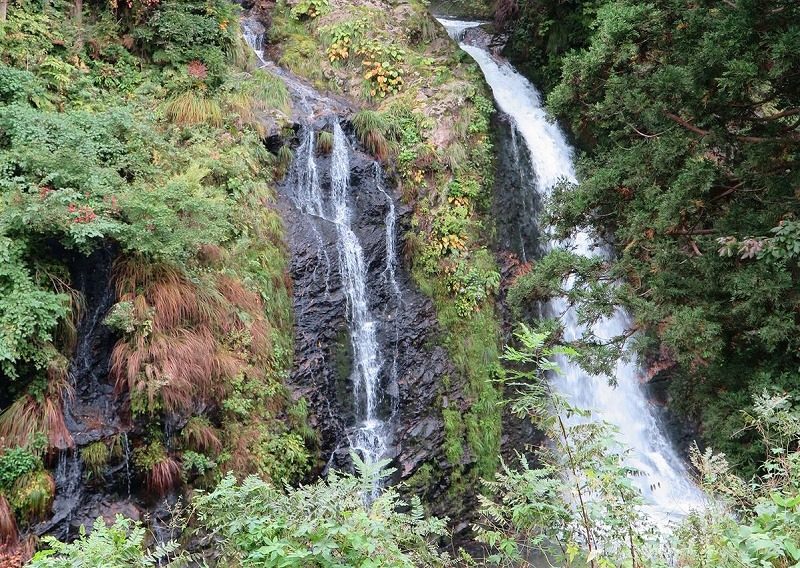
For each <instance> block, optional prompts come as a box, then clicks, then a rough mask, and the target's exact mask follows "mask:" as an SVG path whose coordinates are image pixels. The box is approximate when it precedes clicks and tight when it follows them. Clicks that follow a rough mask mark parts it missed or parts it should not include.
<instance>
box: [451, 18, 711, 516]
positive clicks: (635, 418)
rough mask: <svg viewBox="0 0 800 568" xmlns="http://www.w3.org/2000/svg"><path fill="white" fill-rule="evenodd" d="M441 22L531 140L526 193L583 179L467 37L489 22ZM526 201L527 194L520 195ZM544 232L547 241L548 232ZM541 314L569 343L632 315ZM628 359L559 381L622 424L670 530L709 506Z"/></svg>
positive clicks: (515, 81)
mask: <svg viewBox="0 0 800 568" xmlns="http://www.w3.org/2000/svg"><path fill="white" fill-rule="evenodd" d="M439 21H440V22H441V23H442V24H443V25H444V26H445V28H446V29H447V31H448V33H449V34H450V36H451V37H452V38H453V39H455V40H456V41H459V45H460V47H461V49H463V50H464V51H465V52H467V53H468V54H469V55H470V56H471V57H472V58H473V59H474V60H475V61H476V62H477V63H478V65H479V66H480V68H481V70H482V71H483V74H484V77H485V79H486V82H487V83H488V84H489V86H490V87H491V89H492V93H493V95H494V98H495V101H496V104H497V106H498V108H499V109H500V110H501V111H502V112H504V113H505V114H506V115H508V117H509V118H510V122H511V128H512V129H514V130H515V132H512V134H513V135H514V136H515V137H516V139H517V140H520V141H521V142H523V143H524V145H522V147H521V151H524V152H526V153H527V158H529V159H528V160H526V161H524V162H520V161H519V159H517V162H518V163H519V167H526V168H528V169H529V171H527V172H526V174H527V175H528V176H529V177H530V178H531V179H532V180H533V182H534V183H529V184H525V185H524V186H523V191H524V190H525V189H526V188H527V187H528V186H530V188H531V189H532V190H533V191H536V192H537V193H538V197H539V198H540V200H541V201H542V202H544V201H546V199H547V197H548V196H549V195H550V193H551V192H552V189H553V187H554V186H555V185H556V184H557V183H558V182H559V181H562V180H566V181H569V182H572V183H577V178H576V175H575V169H574V166H573V160H572V149H571V148H570V146H569V144H568V143H567V141H566V139H565V138H564V135H563V133H562V132H561V131H560V129H559V127H558V126H557V124H556V123H555V122H553V121H552V120H550V119H549V118H548V116H547V112H546V111H545V109H544V108H542V102H541V97H540V95H539V93H538V92H537V91H536V89H535V88H534V87H533V85H531V84H530V83H529V82H528V80H527V79H525V78H524V77H523V76H522V75H520V74H519V73H517V72H516V71H515V70H514V68H513V67H511V65H509V64H508V63H507V62H505V61H502V60H499V59H498V58H495V57H494V56H493V55H492V54H491V53H490V52H489V51H487V50H486V49H483V48H480V47H476V46H473V45H468V44H467V43H464V41H462V40H463V38H464V35H465V32H466V30H468V29H469V28H472V27H477V26H479V25H481V24H482V22H466V21H457V20H447V19H440V20H439ZM528 164H530V165H529V166H528ZM530 170H532V171H530ZM520 199H525V198H524V197H522V196H521V197H520ZM543 234H544V235H545V237H544V239H543V240H546V238H547V237H546V232H545V233H543ZM555 246H570V247H571V249H572V250H573V251H574V252H576V253H577V254H581V255H585V256H592V255H597V254H603V253H604V250H603V245H602V243H598V242H596V241H595V240H594V239H593V238H592V236H591V235H590V234H588V233H587V232H585V231H578V232H577V233H576V234H575V236H574V238H573V239H572V241H571V242H570V243H563V242H557V241H554V240H550V241H549V242H546V243H542V244H541V246H540V248H541V249H543V251H547V250H548V249H551V248H553V247H555ZM528 252H529V254H530V252H531V251H528ZM542 311H543V312H544V315H545V316H547V317H557V318H560V320H561V323H562V325H563V328H564V336H565V339H566V340H568V341H570V340H575V339H579V338H580V337H581V336H583V335H584V333H585V332H587V331H591V332H592V333H593V334H594V335H595V336H596V337H597V338H598V339H600V340H608V339H611V338H613V337H618V336H621V335H622V334H624V333H625V332H626V331H627V330H629V329H630V328H631V321H630V316H629V314H627V313H626V312H625V311H623V310H617V311H616V313H615V314H614V315H613V316H612V317H610V318H606V319H604V320H602V321H600V322H598V323H597V324H596V325H595V326H594V327H592V329H591V330H587V329H585V328H584V327H582V326H581V325H580V324H579V323H578V321H577V316H576V313H575V311H574V309H573V308H572V307H570V306H569V305H568V303H567V301H566V299H564V298H555V299H553V300H550V301H549V302H547V304H546V305H544V306H543V307H542ZM629 359H630V360H622V359H621V360H619V361H617V364H616V369H615V378H616V383H617V384H616V387H615V386H612V385H610V384H609V382H608V380H607V379H606V378H605V377H602V376H591V375H588V374H587V373H585V372H584V371H583V370H582V369H581V368H580V367H579V366H578V365H576V364H574V363H571V362H569V361H566V360H561V361H559V363H560V368H561V371H562V372H561V373H560V374H559V375H557V376H555V377H553V379H552V382H553V385H554V386H555V387H556V389H557V390H558V391H559V392H560V393H561V394H562V395H564V396H565V397H566V398H567V400H568V401H569V402H570V403H571V404H573V405H574V406H577V407H580V408H584V409H587V410H590V411H592V416H593V418H595V419H599V420H604V421H606V422H608V423H610V424H612V425H613V426H615V427H616V428H617V429H618V431H619V434H618V440H619V441H620V442H621V443H622V444H624V445H625V446H626V447H628V448H630V453H629V455H628V458H627V459H628V465H629V466H631V467H632V468H633V469H635V470H637V471H638V472H640V475H638V476H636V477H635V478H634V483H636V484H637V485H638V487H639V488H640V489H641V491H642V494H643V496H644V499H645V503H646V512H647V514H648V516H649V517H650V518H651V519H652V520H653V521H655V522H656V523H658V524H659V525H661V526H662V527H666V526H667V525H668V524H670V523H671V522H672V521H675V520H678V519H680V518H682V517H683V516H685V515H686V514H687V513H688V512H689V511H690V510H691V509H693V508H694V509H696V508H698V507H700V506H702V503H703V502H704V496H703V494H702V493H701V492H700V490H699V489H698V488H697V487H696V486H695V485H694V484H693V483H692V481H691V480H690V478H689V475H688V472H687V471H686V468H685V466H684V464H683V462H682V460H681V459H680V457H679V456H678V455H677V453H676V452H675V450H674V448H673V447H672V445H671V443H670V441H669V440H668V438H667V436H666V435H665V433H664V432H663V430H662V428H661V425H660V423H659V420H658V419H657V417H656V415H655V414H654V411H653V409H652V408H651V405H650V403H649V401H648V399H647V397H646V395H645V393H644V392H643V389H642V387H641V384H640V378H641V377H642V374H643V373H642V369H641V368H640V366H639V364H638V363H637V362H636V360H635V358H634V357H632V356H631V357H629Z"/></svg>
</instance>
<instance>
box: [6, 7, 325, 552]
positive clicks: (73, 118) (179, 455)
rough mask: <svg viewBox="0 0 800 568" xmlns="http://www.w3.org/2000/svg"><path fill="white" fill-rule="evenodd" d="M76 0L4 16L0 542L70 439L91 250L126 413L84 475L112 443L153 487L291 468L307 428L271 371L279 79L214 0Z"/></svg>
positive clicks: (35, 500) (285, 345)
mask: <svg viewBox="0 0 800 568" xmlns="http://www.w3.org/2000/svg"><path fill="white" fill-rule="evenodd" d="M70 8H71V6H69V5H66V4H64V3H62V2H56V3H55V4H54V3H52V2H48V3H46V6H42V5H40V4H39V3H38V2H22V3H17V4H12V5H11V6H10V7H9V9H8V13H7V19H6V20H5V21H0V261H2V262H0V264H2V268H0V321H2V325H0V391H1V392H2V393H3V394H2V396H0V410H2V414H1V415H0V476H2V482H0V493H2V494H3V495H4V497H2V499H1V500H0V517H1V518H2V519H4V520H5V521H7V522H4V523H2V527H0V528H1V529H2V530H0V533H2V535H0V536H2V539H3V540H5V539H6V538H10V537H12V536H13V533H14V532H15V530H16V523H23V524H26V523H29V522H30V523H32V522H35V521H37V520H39V519H40V518H41V517H42V516H44V515H45V514H46V513H47V510H48V508H49V503H50V500H51V499H52V496H53V491H54V482H53V478H52V476H51V475H50V474H49V473H48V472H47V471H46V470H45V469H44V467H45V466H47V465H51V464H52V463H53V461H54V457H56V456H57V452H58V451H59V450H65V449H69V448H73V447H74V445H75V444H74V441H73V439H72V436H71V434H70V432H69V430H67V428H66V425H65V418H64V412H63V411H62V402H63V401H64V400H69V399H71V398H72V397H73V396H74V394H73V386H72V384H71V381H70V378H69V373H68V361H69V358H70V357H72V354H73V350H74V348H75V345H76V335H77V332H78V329H77V326H78V325H80V323H81V321H83V317H84V315H86V314H87V313H91V311H92V310H94V309H96V306H94V305H90V304H89V303H88V300H87V293H88V290H86V289H82V288H81V286H83V284H81V282H82V280H81V278H80V276H81V275H82V274H83V275H87V276H89V277H90V278H89V280H90V281H91V280H92V279H95V278H97V276H95V275H96V274H100V275H102V274H103V267H102V266H92V264H93V263H95V262H99V261H97V260H95V259H97V258H100V257H97V256H92V255H93V253H96V252H98V251H105V252H107V253H108V254H110V255H111V256H112V257H113V266H112V267H111V287H112V290H113V293H114V299H115V302H116V303H115V305H114V307H113V309H112V310H111V311H110V313H109V314H107V318H106V319H105V321H104V323H105V325H106V326H108V327H109V328H110V329H111V330H113V334H114V341H115V344H114V346H113V350H112V352H111V353H110V366H111V373H110V374H111V377H110V378H111V379H112V381H114V382H115V383H116V393H117V395H118V397H119V400H121V401H125V402H126V404H125V405H123V406H122V410H121V412H122V413H124V414H125V415H124V416H121V418H122V419H123V421H129V420H133V421H135V422H136V423H138V424H140V425H141V426H142V427H141V429H140V430H139V431H137V434H136V435H131V437H130V439H129V438H128V437H127V436H125V435H124V434H121V433H120V434H115V435H112V436H107V437H105V438H103V439H101V440H100V441H96V442H94V443H92V444H89V445H87V446H85V447H82V448H80V449H79V451H80V455H81V458H82V461H83V463H84V464H85V466H86V467H85V476H86V478H87V479H86V481H87V482H89V483H97V484H100V483H102V481H103V476H104V472H105V470H106V468H107V467H111V466H116V467H118V466H119V463H120V460H123V459H125V460H127V459H128V452H130V457H131V458H132V460H131V461H132V463H131V464H130V466H129V467H130V468H131V469H132V470H133V473H134V474H135V476H136V477H135V481H134V483H135V484H137V485H139V486H142V487H143V490H144V491H147V492H149V493H151V494H155V495H158V494H161V493H164V492H166V491H168V490H170V489H172V488H174V487H177V486H179V485H181V484H184V483H188V484H190V485H193V486H204V485H207V484H210V483H213V482H214V481H215V480H217V479H219V478H221V474H222V472H223V471H225V470H227V469H230V468H235V469H236V470H237V471H239V472H257V473H260V474H261V475H263V476H265V477H267V478H273V479H275V480H290V479H297V478H299V477H302V476H304V475H305V474H306V473H307V472H308V471H309V469H310V467H311V465H312V458H311V454H312V452H313V446H314V443H315V440H314V434H313V432H310V431H309V430H308V428H307V427H306V426H305V424H304V420H305V411H304V406H303V405H302V403H298V404H295V403H294V402H293V401H291V400H290V398H289V396H288V394H287V392H286V389H285V386H284V379H285V377H286V373H287V372H288V368H289V365H290V364H291V359H292V331H291V326H292V314H291V302H290V299H289V292H288V290H287V279H286V277H285V267H286V259H285V251H284V248H283V238H282V226H281V220H280V217H279V216H278V214H277V212H276V211H275V209H274V208H273V207H272V202H273V190H272V188H271V186H272V181H273V170H274V169H275V168H274V164H275V162H276V160H275V158H274V156H272V155H271V154H270V153H269V152H267V151H266V149H265V148H264V146H263V144H262V143H261V136H262V134H263V125H262V122H261V118H260V117H264V116H268V115H269V116H272V117H273V119H277V120H281V117H282V116H283V113H284V112H285V111H286V105H287V101H288V95H287V92H286V89H285V87H284V86H283V84H282V83H281V82H280V81H279V80H278V79H277V78H275V77H273V76H271V75H269V74H267V73H265V72H263V71H256V70H254V68H253V66H252V64H251V61H250V58H251V56H250V55H249V51H248V50H247V49H246V46H244V45H243V41H242V38H241V35H240V33H239V32H238V25H237V22H238V12H237V10H238V9H237V7H236V6H235V5H233V4H231V3H229V2H226V1H223V0H220V1H210V2H206V1H202V2H194V1H176V2H164V3H158V2H147V3H143V4H139V3H128V4H127V5H117V4H116V3H114V4H113V5H110V6H109V5H106V4H104V3H98V4H97V5H95V4H91V5H89V4H86V5H83V11H82V13H81V15H82V17H81V18H78V17H74V14H73V17H71V16H70ZM77 9H79V10H80V8H77ZM101 315H102V314H101ZM171 423H175V424H178V425H179V430H178V431H174V428H173V429H170V428H169V427H168V425H169V424H171ZM128 444H129V445H130V447H128ZM76 451H78V450H76ZM126 467H127V466H126ZM14 517H15V518H14ZM9 561H10V560H9Z"/></svg>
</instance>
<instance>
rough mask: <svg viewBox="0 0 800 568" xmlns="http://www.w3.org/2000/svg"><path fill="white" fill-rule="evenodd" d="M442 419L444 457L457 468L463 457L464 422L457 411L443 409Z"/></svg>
mask: <svg viewBox="0 0 800 568" xmlns="http://www.w3.org/2000/svg"><path fill="white" fill-rule="evenodd" d="M442 417H443V418H444V456H445V457H446V458H447V461H448V462H450V464H451V465H455V466H458V465H460V464H461V459H462V458H463V457H464V444H463V442H464V435H465V428H464V422H463V420H462V418H461V412H460V411H459V410H457V409H452V408H443V409H442Z"/></svg>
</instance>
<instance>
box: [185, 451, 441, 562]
mask: <svg viewBox="0 0 800 568" xmlns="http://www.w3.org/2000/svg"><path fill="white" fill-rule="evenodd" d="M354 460H355V461H356V465H357V467H358V468H359V471H360V472H361V474H360V476H359V477H356V476H352V475H342V474H338V473H335V472H333V473H331V474H330V475H329V476H328V479H327V480H320V481H318V482H317V483H315V484H314V485H310V486H306V487H300V488H298V489H291V488H288V489H286V490H285V491H283V490H280V489H277V488H275V487H274V486H272V485H270V484H268V483H265V482H264V481H261V480H260V479H258V478H256V477H248V478H246V479H245V480H244V481H243V482H242V483H241V484H239V483H237V482H236V480H235V478H234V477H233V476H228V477H226V478H225V479H223V480H222V482H221V483H220V484H219V485H218V486H217V488H216V489H215V490H214V491H212V492H210V493H201V494H199V495H198V496H197V497H196V498H195V501H194V505H195V507H196V510H197V515H198V519H199V521H200V524H201V526H202V527H203V529H204V530H205V531H208V532H209V533H211V534H213V535H216V536H217V537H218V538H219V539H220V543H221V545H222V553H223V555H224V557H225V558H226V559H230V560H231V561H235V562H242V563H244V564H245V565H246V564H249V563H265V564H267V565H271V564H272V563H275V562H278V561H279V559H280V562H281V563H282V564H283V565H285V566H287V567H294V566H296V567H297V568H300V567H312V566H313V567H320V568H322V567H329V568H333V567H334V566H382V567H386V568H395V567H397V568H399V567H402V568H413V567H422V566H425V567H434V566H445V565H448V564H449V563H450V561H449V559H448V558H447V557H446V556H444V555H442V554H440V553H439V552H438V550H437V549H436V546H435V544H434V541H435V539H437V538H438V537H439V536H440V535H441V534H442V533H443V531H444V523H443V522H442V521H440V520H437V519H424V518H423V512H422V508H421V505H420V503H419V500H418V499H413V500H412V501H411V502H410V503H409V504H406V503H404V502H402V501H401V500H400V499H399V497H398V495H397V492H396V491H395V490H394V489H391V488H388V489H386V490H385V491H382V492H381V494H380V495H379V496H378V497H377V498H375V499H374V500H372V501H371V502H370V503H369V504H365V500H364V495H365V493H368V492H370V491H371V489H372V487H373V484H374V483H375V482H376V481H377V479H378V478H379V477H380V476H381V474H380V473H379V471H378V469H377V467H375V468H367V467H366V466H364V464H363V463H361V462H360V460H358V457H357V456H354ZM378 466H385V463H382V464H378ZM403 510H406V511H407V512H400V511H403Z"/></svg>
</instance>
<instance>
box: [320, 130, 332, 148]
mask: <svg viewBox="0 0 800 568" xmlns="http://www.w3.org/2000/svg"><path fill="white" fill-rule="evenodd" d="M332 150H333V134H331V133H330V132H328V131H327V130H320V132H319V134H317V152H319V153H320V154H330V153H331V151H332Z"/></svg>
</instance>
